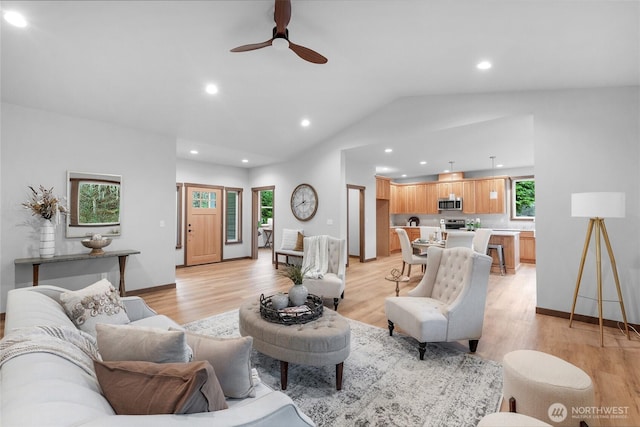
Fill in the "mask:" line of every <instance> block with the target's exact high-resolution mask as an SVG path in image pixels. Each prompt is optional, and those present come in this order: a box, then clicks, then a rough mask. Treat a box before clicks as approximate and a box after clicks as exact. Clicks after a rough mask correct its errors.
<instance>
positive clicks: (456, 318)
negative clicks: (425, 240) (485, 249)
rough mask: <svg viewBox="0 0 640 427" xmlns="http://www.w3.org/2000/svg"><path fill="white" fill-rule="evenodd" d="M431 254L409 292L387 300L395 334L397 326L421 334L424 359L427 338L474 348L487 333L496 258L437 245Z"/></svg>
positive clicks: (391, 331) (417, 336)
mask: <svg viewBox="0 0 640 427" xmlns="http://www.w3.org/2000/svg"><path fill="white" fill-rule="evenodd" d="M427 254H428V258H429V263H428V264H427V271H426V272H425V274H424V276H423V277H422V280H421V281H420V283H419V284H418V286H416V287H415V288H414V289H412V290H411V291H409V296H406V297H390V298H387V299H386V300H385V313H386V315H387V319H388V323H389V335H393V329H394V327H395V325H397V326H398V327H399V328H400V329H402V330H403V331H404V332H405V333H407V334H408V335H410V336H412V337H413V338H415V339H417V340H418V342H419V345H418V350H419V353H420V359H421V360H422V359H424V353H425V350H426V346H427V342H447V341H458V340H469V349H470V350H471V352H472V353H473V352H475V351H476V348H477V346H478V340H479V339H480V337H481V336H482V323H483V321H484V305H485V300H486V296H487V285H488V282H489V270H490V269H491V257H489V256H487V255H485V254H480V253H478V252H475V251H474V250H473V249H469V248H451V249H443V248H438V247H434V246H432V247H430V248H429V249H428V250H427Z"/></svg>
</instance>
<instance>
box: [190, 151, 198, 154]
mask: <svg viewBox="0 0 640 427" xmlns="http://www.w3.org/2000/svg"><path fill="white" fill-rule="evenodd" d="M189 152H190V153H191V154H198V150H191V151H189Z"/></svg>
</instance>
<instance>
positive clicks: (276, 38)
mask: <svg viewBox="0 0 640 427" xmlns="http://www.w3.org/2000/svg"><path fill="white" fill-rule="evenodd" d="M273 20H274V21H275V23H276V26H275V28H274V29H273V35H272V37H271V39H269V40H267V41H264V42H261V43H253V44H246V45H242V46H238V47H236V48H233V49H231V52H248V51H250V50H256V49H262V48H263V47H267V46H273V47H274V48H276V49H278V50H284V49H286V48H289V49H291V50H292V51H293V52H294V53H295V54H296V55H298V56H299V57H300V58H302V59H304V60H305V61H308V62H311V63H314V64H326V63H327V58H325V57H324V56H322V55H320V54H319V53H318V52H316V51H314V50H311V49H309V48H308V47H304V46H300V45H297V44H294V43H291V42H290V41H289V30H288V29H287V25H289V21H290V20H291V0H275V9H274V13H273Z"/></svg>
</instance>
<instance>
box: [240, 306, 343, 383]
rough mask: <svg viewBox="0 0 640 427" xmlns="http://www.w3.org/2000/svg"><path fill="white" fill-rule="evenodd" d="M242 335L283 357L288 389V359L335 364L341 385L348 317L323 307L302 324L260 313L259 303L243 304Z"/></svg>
mask: <svg viewBox="0 0 640 427" xmlns="http://www.w3.org/2000/svg"><path fill="white" fill-rule="evenodd" d="M239 329H240V335H242V336H251V337H253V347H254V348H255V349H256V350H257V351H259V352H260V353H262V354H266V355H267V356H270V357H273V358H274V359H276V360H279V361H280V382H281V385H282V389H283V390H286V389H287V374H288V368H289V363H296V364H300V365H311V366H326V365H336V389H337V390H341V389H342V370H343V366H344V361H345V359H346V358H347V357H348V356H349V351H350V349H351V328H350V327H349V323H348V322H347V320H346V319H345V318H344V317H342V316H340V315H339V314H338V313H336V312H335V311H333V310H330V309H328V308H326V307H325V308H324V310H323V314H322V317H320V318H319V319H316V320H314V321H312V322H309V323H304V324H301V325H281V324H278V323H272V322H268V321H266V320H264V319H263V318H262V316H260V303H259V302H258V301H249V302H246V303H244V304H243V305H241V306H240V310H239Z"/></svg>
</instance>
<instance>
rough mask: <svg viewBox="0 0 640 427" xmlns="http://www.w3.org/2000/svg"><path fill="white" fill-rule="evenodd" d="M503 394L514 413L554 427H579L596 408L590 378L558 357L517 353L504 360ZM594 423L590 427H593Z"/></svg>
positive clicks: (524, 351)
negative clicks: (590, 411)
mask: <svg viewBox="0 0 640 427" xmlns="http://www.w3.org/2000/svg"><path fill="white" fill-rule="evenodd" d="M503 375H504V382H503V389H502V394H503V396H504V398H505V399H507V400H509V405H510V409H511V411H512V412H518V413H521V414H525V415H529V416H531V417H534V418H537V419H538V420H543V421H545V422H547V423H550V424H551V425H554V426H578V425H579V424H580V421H584V419H581V418H583V415H580V414H584V413H585V411H584V410H585V409H589V408H590V407H593V406H595V395H594V391H593V384H592V382H591V378H590V377H589V375H587V374H586V373H585V372H584V371H583V370H582V369H580V368H578V367H576V366H574V365H572V364H571V363H569V362H567V361H564V360H562V359H560V358H558V357H556V356H552V355H550V354H547V353H542V352H539V351H534V350H516V351H512V352H510V353H507V354H506V355H505V356H504V360H503ZM594 421H595V420H593V419H590V420H589V422H588V424H589V425H590V426H592V425H594Z"/></svg>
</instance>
